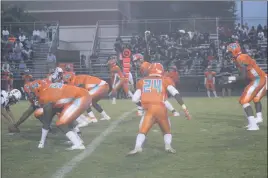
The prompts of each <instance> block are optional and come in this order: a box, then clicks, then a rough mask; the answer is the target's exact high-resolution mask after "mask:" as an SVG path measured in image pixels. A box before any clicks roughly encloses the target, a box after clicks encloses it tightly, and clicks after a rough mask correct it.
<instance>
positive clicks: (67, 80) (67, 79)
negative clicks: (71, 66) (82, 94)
mask: <svg viewBox="0 0 268 178" xmlns="http://www.w3.org/2000/svg"><path fill="white" fill-rule="evenodd" d="M74 77H75V75H74V74H73V73H67V74H63V77H62V80H63V82H64V83H67V84H69V83H71V82H72V80H73V79H74Z"/></svg>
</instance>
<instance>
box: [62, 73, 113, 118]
mask: <svg viewBox="0 0 268 178" xmlns="http://www.w3.org/2000/svg"><path fill="white" fill-rule="evenodd" d="M63 81H64V83H66V84H69V85H75V86H78V87H82V88H85V89H86V90H88V92H89V94H90V95H91V97H92V106H93V107H94V108H95V109H96V110H97V111H98V112H99V113H100V114H101V115H102V118H101V119H100V120H110V119H111V118H110V116H108V115H107V114H106V112H105V111H104V110H103V109H102V107H101V106H100V105H99V104H98V101H99V100H100V99H102V98H103V97H105V96H107V95H108V92H109V84H108V83H107V82H105V81H104V80H101V79H99V78H97V77H94V76H90V75H74V74H70V73H68V74H65V75H64V76H63ZM87 112H88V115H89V117H90V122H93V123H95V122H97V121H98V120H97V119H96V117H95V115H94V113H93V112H92V110H91V107H89V108H88V109H87Z"/></svg>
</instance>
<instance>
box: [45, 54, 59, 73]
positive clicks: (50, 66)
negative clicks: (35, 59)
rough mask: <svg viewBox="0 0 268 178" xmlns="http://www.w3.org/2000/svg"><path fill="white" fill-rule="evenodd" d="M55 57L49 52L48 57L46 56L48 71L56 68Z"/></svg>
mask: <svg viewBox="0 0 268 178" xmlns="http://www.w3.org/2000/svg"><path fill="white" fill-rule="evenodd" d="M56 61H57V60H56V56H55V55H54V54H53V53H52V52H51V51H49V53H48V55H47V67H48V69H53V68H55V67H56Z"/></svg>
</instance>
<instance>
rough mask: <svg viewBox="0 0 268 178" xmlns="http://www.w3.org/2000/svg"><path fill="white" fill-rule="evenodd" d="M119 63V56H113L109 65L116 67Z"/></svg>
mask: <svg viewBox="0 0 268 178" xmlns="http://www.w3.org/2000/svg"><path fill="white" fill-rule="evenodd" d="M116 62H117V56H111V57H110V58H109V60H108V65H109V66H115V65H116Z"/></svg>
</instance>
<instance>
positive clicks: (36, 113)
mask: <svg viewBox="0 0 268 178" xmlns="http://www.w3.org/2000/svg"><path fill="white" fill-rule="evenodd" d="M43 114H44V110H43V108H38V109H36V110H35V111H34V117H35V118H37V119H39V118H40V117H41V116H42V115H43Z"/></svg>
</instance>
